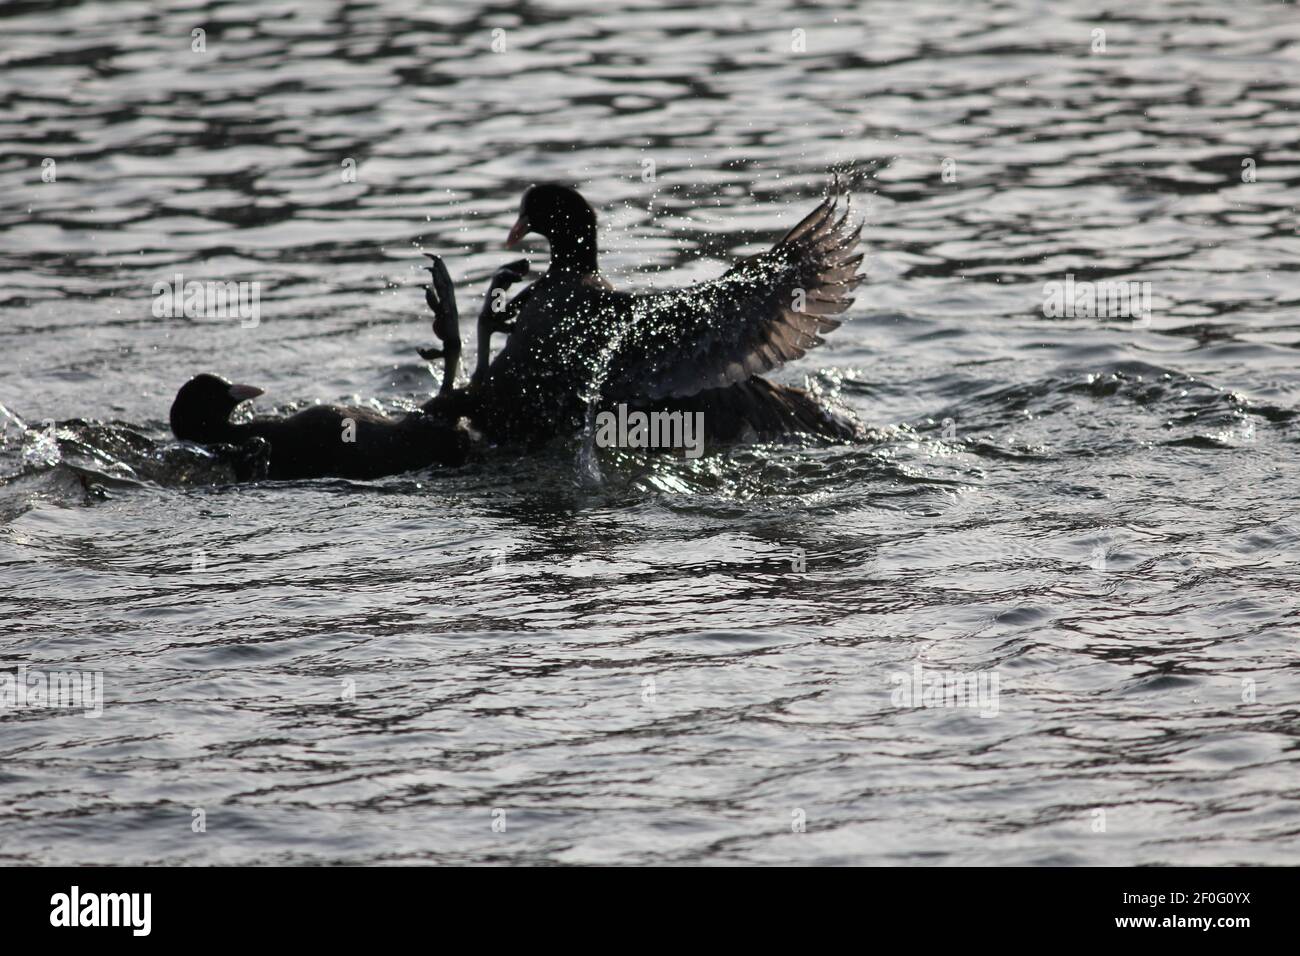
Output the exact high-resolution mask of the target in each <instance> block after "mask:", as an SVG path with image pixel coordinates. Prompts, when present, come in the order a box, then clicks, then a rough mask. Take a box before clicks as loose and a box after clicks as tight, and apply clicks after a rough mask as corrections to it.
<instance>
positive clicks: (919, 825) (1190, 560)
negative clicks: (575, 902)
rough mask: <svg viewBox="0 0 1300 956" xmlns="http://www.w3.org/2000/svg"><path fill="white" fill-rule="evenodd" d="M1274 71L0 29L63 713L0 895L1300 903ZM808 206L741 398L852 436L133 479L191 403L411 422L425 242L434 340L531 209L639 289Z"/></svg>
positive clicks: (271, 19) (943, 23)
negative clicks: (803, 257) (1294, 891)
mask: <svg viewBox="0 0 1300 956" xmlns="http://www.w3.org/2000/svg"><path fill="white" fill-rule="evenodd" d="M194 29H202V30H204V31H205V32H204V33H203V34H202V38H203V45H204V47H205V49H204V50H202V51H195V50H194V49H193V46H194V45H195V42H196V41H195V38H194V36H193V34H192V31H193V30H194ZM498 30H499V31H503V32H501V33H494V31H498ZM1097 30H1104V36H1101V35H1098V34H1096V33H1095V32H1094V31H1097ZM1099 40H1100V41H1102V43H1101V45H1102V46H1104V49H1102V48H1100V47H1099ZM494 42H495V43H496V46H497V47H498V49H499V50H500V51H499V52H497V51H495V50H494V48H493V46H494ZM502 44H504V48H503V49H500V48H501V45H502ZM1298 79H1300V16H1298V15H1297V11H1296V8H1295V7H1294V6H1290V5H1274V4H1265V3H1254V2H1240V3H1228V2H1219V3H1209V2H1185V3H1182V2H1168V3H1162V4H1157V5H1151V6H1150V7H1148V6H1146V5H1141V4H1131V3H1123V4H1121V3H1115V2H1104V3H1100V4H1098V3H1091V2H1088V3H1085V2H1078V3H1035V2H1005V3H969V4H967V3H962V4H958V3H954V4H951V5H950V4H940V3H933V2H924V3H880V4H875V3H873V4H840V5H835V4H818V5H807V6H791V5H789V4H787V3H780V2H773V0H747V2H744V3H720V4H719V3H710V4H707V5H700V6H693V5H687V6H675V7H670V6H665V5H664V4H661V3H657V2H648V0H647V2H640V0H615V2H611V3H595V2H581V0H573V2H545V3H527V4H523V3H519V4H513V3H503V2H502V3H491V4H484V5H476V4H474V3H457V4H430V3H427V2H416V0H409V2H401V0H383V2H348V3H326V2H320V3H300V2H294V3H282V4H281V3H270V2H268V3H262V4H257V5H244V4H233V3H196V2H167V0H162V2H115V3H77V2H64V3H58V2H54V3H22V2H19V3H11V4H8V5H7V6H6V7H4V8H3V10H0V143H2V144H3V149H2V150H0V197H3V198H0V405H2V406H3V407H4V409H5V410H6V412H4V413H0V418H3V429H2V431H0V670H5V671H9V672H13V673H15V674H17V673H18V671H19V668H21V667H25V668H27V672H28V673H30V672H32V671H35V672H41V673H43V672H50V671H64V670H74V671H76V672H78V673H80V674H85V675H98V677H99V678H102V688H103V706H102V709H103V713H102V715H101V716H99V717H94V718H88V717H86V716H84V715H83V714H82V713H80V712H78V711H74V710H69V709H56V708H50V707H42V706H37V705H34V704H32V703H31V702H30V701H29V703H28V705H27V706H23V707H18V706H11V707H9V708H7V709H4V710H0V860H2V861H4V862H6V863H127V862H138V863H158V862H172V863H203V864H231V863H307V862H313V863H385V862H389V863H406V862H420V863H424V862H438V863H485V862H489V863H590V862H601V863H679V862H701V863H760V864H766V863H801V864H802V863H865V864H1169V863H1172V864H1194V863H1195V864H1207V863H1213V864H1219V863H1295V862H1296V860H1297V853H1298V851H1300V837H1298V836H1297V834H1300V803H1298V802H1297V797H1298V795H1300V773H1298V772H1297V745H1298V744H1300V670H1298V667H1300V653H1298V651H1297V637H1300V603H1298V602H1300V599H1298V598H1297V586H1298V584H1300V574H1297V571H1296V563H1297V557H1298V556H1300V514H1298V513H1297V507H1298V505H1300V482H1298V481H1297V469H1296V463H1295V462H1296V450H1297V438H1298V434H1297V422H1296V409H1297V408H1298V407H1300V370H1298V368H1297V365H1298V363H1297V357H1298V354H1297V348H1298V347H1300V274H1298V272H1297V267H1298V266H1300V237H1298V236H1297V202H1298V201H1300V134H1298V130H1300V124H1298V123H1297V109H1298V108H1300V84H1298V83H1297V80H1298ZM46 160H50V161H52V163H53V165H51V164H50V163H47V162H45V161H46ZM647 160H649V161H652V163H653V173H654V176H653V181H647V176H646V175H645V174H646V172H647V170H649V169H650V168H651V167H649V166H648V165H647V164H646V161H647ZM349 161H351V165H348V164H349ZM832 164H841V165H849V166H853V167H855V168H856V169H857V170H859V172H860V175H861V177H862V181H861V185H860V187H859V189H858V190H857V200H858V202H857V208H858V210H859V212H860V213H861V214H862V215H863V216H864V217H865V219H866V222H867V227H866V230H865V232H864V237H865V241H866V248H867V251H868V259H867V263H866V271H867V273H868V277H869V278H868V281H867V283H866V285H865V286H864V287H863V288H862V289H860V290H859V294H858V298H857V304H856V305H855V306H854V307H853V309H852V310H851V312H850V313H849V318H850V321H848V322H846V324H845V325H844V327H842V328H840V329H839V330H837V331H836V332H834V333H833V334H831V335H830V336H829V340H828V342H827V345H826V347H824V348H822V349H820V350H818V351H816V352H814V353H811V354H810V355H808V356H807V357H806V358H804V359H803V360H801V361H799V362H797V363H794V364H793V365H791V366H788V367H787V368H785V369H784V370H782V371H781V372H780V373H778V374H777V375H776V376H775V377H776V378H777V379H778V380H779V381H782V382H788V383H797V384H803V383H809V384H811V385H813V386H815V387H817V388H818V389H820V390H821V391H822V393H823V394H824V395H825V396H826V397H827V399H828V400H833V401H837V402H839V403H840V404H841V405H843V406H846V407H848V408H850V409H852V410H853V411H854V412H855V413H856V415H857V416H858V417H859V418H860V419H861V420H862V421H863V422H864V423H865V424H866V425H867V426H868V428H869V429H870V439H869V440H868V441H866V442H864V443H861V444H856V445H836V446H832V447H825V448H813V447H800V446H797V445H781V446H758V447H741V448H735V449H732V450H730V451H725V452H717V453H714V454H710V455H708V456H706V457H704V458H701V459H699V460H697V461H686V460H681V459H672V458H665V457H658V456H653V457H646V456H642V455H638V454H634V453H629V452H624V453H609V452H605V453H602V457H601V469H602V471H603V474H604V480H603V482H602V483H601V484H600V485H598V486H594V487H593V486H587V485H584V484H583V483H582V482H580V481H579V480H578V476H577V472H576V469H575V455H574V449H573V448H571V447H557V448H553V449H551V450H548V451H547V452H545V453H542V454H538V455H534V456H523V455H518V454H505V453H501V454H492V455H489V456H488V457H487V459H486V460H485V461H482V462H479V463H475V464H471V465H468V466H465V467H463V468H459V469H455V470H452V471H442V472H439V471H430V472H427V473H420V474H414V475H406V476H402V477H398V478H392V479H387V480H383V481H377V482H372V483H355V482H345V481H332V480H327V481H314V482H301V483H293V484H284V485H276V484H245V485H231V484H228V483H224V482H222V481H221V480H220V478H221V476H220V475H218V474H207V473H206V472H205V467H206V466H205V463H204V462H203V461H202V460H201V459H199V458H197V457H192V458H191V459H186V461H185V463H184V466H183V467H180V466H178V465H177V464H176V460H175V458H174V457H173V458H167V457H166V456H167V455H173V454H174V453H176V451H177V450H176V449H170V450H168V449H167V448H166V447H164V443H165V442H166V441H167V440H168V438H169V433H168V431H167V427H166V413H167V408H168V405H169V404H170V401H171V398H172V396H173V395H174V393H175V390H176V388H177V387H178V386H179V385H180V384H181V383H182V382H183V381H185V380H186V379H187V378H189V377H190V376H191V375H193V374H195V373H197V372H200V371H205V370H207V371H214V372H218V373H221V374H223V375H225V376H227V377H228V378H230V379H232V380H236V381H249V382H252V383H254V384H257V385H260V386H262V387H264V388H265V389H267V394H266V395H265V396H264V397H263V398H262V399H259V401H258V408H259V409H260V410H263V411H271V410H275V409H286V408H289V407H296V406H298V405H301V404H304V403H308V402H312V401H316V400H324V401H340V400H346V401H351V402H362V403H367V404H371V405H374V406H375V407H377V408H381V409H390V410H392V409H399V408H407V407H411V406H412V405H413V403H417V402H419V401H421V400H423V399H424V398H425V397H427V396H428V395H429V394H430V392H431V391H432V390H433V389H434V388H435V387H436V380H435V378H434V376H433V374H432V373H431V371H430V369H429V368H428V366H427V365H426V364H425V363H423V362H421V361H419V360H418V357H417V356H416V355H415V352H414V349H415V347H416V346H422V345H428V344H429V342H430V337H429V328H428V313H427V311H426V310H425V308H424V305H423V302H422V293H421V291H420V288H419V286H420V283H421V282H422V281H423V275H424V274H423V273H422V272H421V271H420V267H421V266H422V265H423V258H422V256H421V255H420V252H421V251H422V250H430V251H437V252H440V253H442V254H444V255H445V256H446V257H447V261H448V264H449V266H450V267H451V269H452V272H453V275H455V276H456V277H457V279H458V280H461V281H463V283H464V284H463V285H462V292H461V296H462V299H461V308H462V312H463V313H466V314H472V311H473V310H474V309H476V308H477V300H476V299H475V294H476V293H475V291H474V290H475V289H478V288H481V286H482V285H483V282H484V280H485V279H486V277H487V276H488V275H489V274H490V273H491V272H492V270H493V269H495V268H496V267H497V266H498V265H500V264H502V263H503V262H505V261H508V259H510V258H513V256H511V255H510V254H508V253H506V252H504V251H502V249H501V241H502V239H503V238H504V235H505V233H506V230H507V229H508V228H509V226H510V224H511V222H512V221H513V219H514V214H515V210H516V208H517V205H518V202H519V196H520V194H521V192H522V191H523V189H524V188H525V187H526V186H527V185H529V184H530V183H532V182H535V181H537V180H541V179H560V180H565V181H567V182H570V183H572V184H575V185H577V186H578V187H579V188H580V189H582V190H583V192H584V194H585V195H587V196H588V198H589V199H591V201H592V202H593V204H594V205H596V206H597V208H598V209H599V210H600V211H601V217H602V218H601V241H602V244H603V247H604V249H605V253H604V260H603V261H604V263H605V266H606V269H607V270H608V272H609V273H610V275H611V277H612V278H613V280H614V281H615V282H617V283H620V284H622V285H628V286H646V285H653V284H680V283H686V282H690V281H695V280H697V279H702V278H707V277H711V276H713V275H716V274H718V273H719V272H720V271H722V269H724V268H725V266H726V264H727V263H729V262H731V261H733V260H734V259H735V258H736V257H737V256H740V255H744V254H748V253H751V252H755V251H758V250H760V249H762V248H764V247H766V246H767V245H768V244H770V243H771V242H772V241H773V240H774V239H775V238H776V237H777V236H778V235H779V234H780V233H781V231H782V230H783V229H784V228H787V227H789V226H790V225H792V224H793V223H794V222H795V221H797V220H798V218H799V217H800V216H801V215H802V214H803V213H804V212H805V211H807V210H809V209H811V208H812V206H813V204H814V203H815V202H816V201H817V197H818V196H819V195H820V194H821V192H822V191H823V190H824V188H825V185H826V182H827V178H828V173H827V171H828V169H829V168H830V167H831V165H832ZM353 170H354V171H355V181H353V182H349V181H346V180H348V179H350V178H352V177H351V175H350V173H351V172H352V171H353ZM43 172H45V174H46V176H47V178H51V179H53V181H51V182H46V181H43V180H42V174H43ZM345 174H346V175H345ZM528 250H529V254H530V257H531V258H532V260H533V263H534V265H535V266H537V267H541V266H544V264H545V246H544V245H543V244H540V243H537V242H532V243H530V245H529V246H528ZM178 273H179V274H182V275H184V276H185V277H186V278H187V279H196V280H221V281H256V282H259V283H260V288H261V303H260V321H259V323H258V324H257V325H256V326H255V327H245V323H241V322H240V321H238V320H233V319H230V318H211V319H208V318H185V317H177V318H159V317H156V316H155V315H154V313H153V310H152V304H153V296H152V289H153V287H154V284H155V283H156V282H159V281H170V280H171V279H172V277H173V276H175V275H176V274H178ZM1067 276H1073V277H1074V279H1075V280H1078V281H1099V280H1104V281H1112V280H1113V281H1124V282H1138V283H1149V286H1148V287H1147V289H1148V291H1149V293H1150V297H1151V309H1150V313H1149V314H1144V315H1142V316H1140V317H1139V318H1137V319H1134V318H1131V317H1116V316H1114V315H1100V316H1096V315H1094V316H1091V317H1089V316H1083V317H1080V316H1074V317H1070V316H1061V315H1049V314H1047V313H1048V312H1050V311H1051V310H1050V309H1045V300H1046V297H1047V295H1048V293H1047V285H1048V284H1049V283H1053V282H1064V281H1065V280H1066V277H1067ZM468 346H469V349H468V351H467V354H472V342H471V343H468ZM74 419H80V420H86V422H88V423H83V424H77V423H75V422H73V423H69V420H74ZM52 422H61V423H63V424H61V425H56V426H55V428H54V430H53V431H51V430H50V425H51V423H52ZM113 422H117V423H119V424H116V425H114V424H110V423H113ZM164 459H165V460H164ZM918 665H919V667H920V668H921V670H920V671H919V673H920V675H921V677H920V680H921V685H920V686H921V687H922V688H923V689H924V688H925V687H926V686H929V685H928V684H927V683H926V682H928V681H931V680H932V679H933V678H934V676H935V675H938V676H939V677H940V678H943V677H944V676H945V675H946V676H947V677H950V678H954V677H961V678H962V679H963V680H965V679H967V678H970V679H971V680H974V681H979V682H981V683H980V684H979V686H980V687H981V688H983V690H984V691H985V692H988V693H990V694H991V692H992V691H993V690H994V689H996V691H997V693H996V696H995V697H989V696H986V697H985V698H983V699H982V706H981V707H979V708H976V707H970V706H945V707H926V706H908V700H907V699H903V698H900V694H901V693H902V692H903V691H904V690H908V691H909V692H910V690H911V689H912V688H913V686H914V685H913V680H914V679H915V678H916V675H917V674H918V671H917V667H918ZM995 682H996V683H995ZM972 686H974V685H972ZM920 702H922V703H923V702H924V699H922V701H920ZM913 703H917V701H913ZM196 811H197V813H196ZM199 821H201V822H202V824H203V827H202V830H203V832H195V829H196V828H197V827H198V826H199Z"/></svg>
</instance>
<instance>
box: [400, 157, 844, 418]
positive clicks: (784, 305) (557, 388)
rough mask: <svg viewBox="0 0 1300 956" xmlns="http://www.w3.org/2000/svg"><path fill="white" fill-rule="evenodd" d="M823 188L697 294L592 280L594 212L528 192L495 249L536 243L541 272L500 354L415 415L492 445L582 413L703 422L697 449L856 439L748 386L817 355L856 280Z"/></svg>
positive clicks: (595, 273) (802, 401)
mask: <svg viewBox="0 0 1300 956" xmlns="http://www.w3.org/2000/svg"><path fill="white" fill-rule="evenodd" d="M842 195H843V193H842V191H841V187H840V186H839V184H838V181H837V182H836V184H835V185H834V186H833V187H832V189H831V192H830V194H829V195H828V196H827V198H826V199H825V201H823V202H822V203H821V204H820V205H819V206H818V207H817V208H816V209H815V210H813V212H812V213H810V214H809V215H808V216H806V217H805V218H804V219H803V220H802V221H801V222H799V224H798V225H796V226H795V227H794V228H793V229H791V230H790V231H789V232H788V233H786V235H785V236H784V238H782V239H781V240H780V241H779V242H778V243H776V245H774V246H773V247H772V248H771V249H770V250H768V251H766V252H763V253H760V254H758V255H755V256H751V257H749V258H747V259H745V260H743V261H741V262H740V263H738V264H736V265H735V266H733V267H732V268H731V269H730V270H728V271H727V272H726V273H724V274H723V275H722V276H721V277H719V278H717V279H714V280H712V281H710V282H704V283H700V284H697V285H694V286H690V287H687V288H680V289H667V290H662V291H651V292H639V293H634V292H623V291H618V290H616V289H614V288H613V286H612V285H610V283H609V282H608V281H607V280H606V279H605V278H604V277H603V276H602V275H601V274H600V269H599V264H598V246H597V230H596V213H595V211H594V210H593V209H592V208H591V206H590V205H589V204H588V203H587V201H586V200H585V199H584V198H583V197H582V196H581V194H579V193H578V192H577V190H574V189H571V188H569V187H567V186H561V185H556V184H550V183H546V184H541V185H537V186H533V187H532V188H530V189H529V190H528V191H527V192H526V193H525V194H524V197H523V201H522V203H521V205H520V213H519V218H518V221H517V222H516V223H515V225H514V227H513V228H512V229H511V230H510V234H509V236H508V238H507V241H506V245H507V247H513V246H514V245H515V244H517V243H518V242H519V240H521V239H522V238H523V237H524V236H526V235H528V234H530V233H537V234H539V235H541V236H543V237H545V238H546V239H547V240H548V241H549V242H550V247H551V262H550V267H549V269H548V270H547V272H546V273H545V275H543V276H542V277H541V278H539V279H537V280H536V281H535V282H533V283H531V284H530V285H528V286H527V287H526V288H525V289H524V290H523V291H522V292H520V293H519V294H518V295H517V296H516V297H515V298H514V299H513V300H512V301H511V302H510V304H509V308H508V310H506V312H505V314H504V315H502V316H501V317H500V320H501V321H503V322H509V323H511V325H510V331H511V335H510V338H509V339H508V341H507V342H506V345H505V348H504V349H503V350H502V351H501V352H500V353H499V354H498V355H497V357H496V359H495V360H494V361H493V362H492V363H491V365H490V366H489V367H488V369H487V370H486V373H485V374H480V375H479V376H476V380H475V381H473V382H472V383H471V386H470V388H469V389H467V390H464V391H462V392H458V393H456V394H455V395H453V396H440V397H439V398H435V399H434V400H433V401H431V402H430V403H429V404H428V405H426V406H425V407H426V409H428V410H429V411H430V412H440V413H444V414H448V415H450V416H456V415H467V416H468V417H469V418H470V419H471V421H472V422H473V423H474V424H475V425H476V426H477V427H478V428H480V429H482V430H483V431H485V432H486V433H487V434H488V436H489V437H490V438H491V439H492V440H494V441H498V442H506V441H526V442H529V443H536V442H539V441H544V440H546V439H548V438H550V437H553V436H555V435H556V434H560V433H563V432H565V431H570V432H572V431H573V430H575V429H576V428H578V427H580V425H581V421H582V418H583V416H584V414H585V413H586V411H587V410H588V407H589V405H590V404H591V403H592V402H595V403H596V404H597V405H599V406H600V407H609V406H610V405H613V404H616V403H626V404H627V405H628V406H629V407H631V408H636V409H639V410H648V411H649V410H664V411H669V412H672V411H683V412H693V411H702V412H704V415H705V418H704V422H705V428H706V433H707V436H708V440H709V441H710V442H719V441H721V442H730V441H736V440H754V439H771V438H776V437H781V436H784V435H789V434H792V433H803V434H811V435H815V436H820V437H824V438H829V439H835V440H850V439H853V438H855V437H858V436H859V434H860V426H859V425H857V423H855V422H853V421H851V420H849V419H848V418H846V417H845V416H842V415H839V414H836V413H834V412H832V411H830V410H829V409H827V408H826V407H824V406H823V405H822V404H821V403H819V402H818V401H817V400H816V399H815V398H814V397H813V396H812V395H811V394H809V393H808V392H807V391H806V390H804V389H799V388H793V387H791V386H786V385H779V384H775V383H772V382H769V381H767V380H766V379H764V378H762V377H761V373H764V372H768V371H772V370H773V369H776V368H778V367H780V366H781V365H783V364H784V363H786V362H789V361H792V360H794V359H797V358H800V357H801V356H803V354H804V353H805V352H806V351H807V350H808V349H810V348H813V347H815V346H817V345H820V344H821V343H822V341H823V340H822V338H821V335H822V333H825V332H829V331H830V330H832V329H834V328H836V327H837V326H838V325H839V324H840V323H839V320H838V319H835V318H833V316H835V315H838V314H840V313H842V312H844V311H845V310H846V309H847V308H848V307H849V306H850V305H851V304H852V299H850V298H849V293H851V292H852V290H853V289H854V288H855V287H856V286H857V285H858V284H859V283H860V282H861V281H862V280H863V278H865V277H864V276H863V275H861V274H859V273H858V271H857V268H858V265H859V264H860V263H861V261H862V254H861V253H859V252H857V251H856V249H857V245H858V239H859V236H860V234H861V230H862V226H861V225H860V224H859V225H857V226H853V225H851V224H850V223H849V213H848V210H847V203H846V204H845V205H846V208H845V210H844V212H843V214H842V215H839V214H838V213H839V201H840V199H841V197H842Z"/></svg>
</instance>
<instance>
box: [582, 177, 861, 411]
mask: <svg viewBox="0 0 1300 956" xmlns="http://www.w3.org/2000/svg"><path fill="white" fill-rule="evenodd" d="M841 198H844V193H843V192H842V188H841V186H840V185H839V183H835V184H833V185H832V188H831V191H830V194H829V195H828V196H827V197H826V199H825V200H823V201H822V202H821V203H820V204H818V206H817V208H816V209H814V210H813V211H812V212H811V213H809V214H808V215H807V216H805V217H804V218H803V219H802V220H801V221H800V222H799V223H798V224H796V225H795V226H794V228H793V229H791V230H790V231H789V232H787V233H786V234H785V236H784V237H783V238H782V239H781V241H780V242H778V243H777V244H776V245H774V246H773V247H772V248H771V249H769V250H768V251H766V252H763V253H760V254H758V255H756V256H750V257H749V258H748V259H745V260H743V261H741V262H739V263H737V264H736V265H735V266H733V267H732V268H731V269H729V270H728V271H727V272H725V273H724V274H723V275H721V276H720V277H718V278H717V279H714V280H712V281H710V282H702V283H699V284H697V285H693V286H689V287H687V288H685V289H673V290H668V291H663V292H649V293H643V294H628V295H627V299H628V300H630V302H624V303H623V306H624V307H623V308H620V309H619V310H618V311H619V312H620V313H622V314H630V319H629V325H628V327H627V329H626V331H625V332H624V334H623V335H622V336H621V338H620V340H619V343H618V346H617V347H616V349H615V350H614V352H615V354H614V355H613V356H612V358H611V361H610V367H609V372H608V374H607V376H606V382H605V388H604V393H605V395H606V397H608V398H611V399H620V398H627V399H658V398H684V397H686V396H689V395H694V394H696V393H698V392H701V391H704V390H705V389H710V388H719V387H721V386H725V385H731V384H734V383H736V382H742V381H745V380H746V379H749V378H752V377H753V376H755V375H761V374H763V373H764V372H770V371H772V370H773V369H775V368H779V367H780V366H781V365H783V364H784V363H786V362H791V361H794V360H795V359H797V358H800V357H802V356H803V355H804V354H805V353H806V352H807V351H808V350H809V349H811V348H815V347H816V346H818V345H820V344H822V341H823V339H822V337H821V336H822V333H825V332H830V331H831V330H833V329H835V328H838V327H839V324H840V320H839V319H837V318H834V317H833V316H837V315H842V314H843V313H844V312H845V311H846V310H847V309H848V308H849V307H850V306H851V305H852V304H853V299H852V298H850V297H849V294H850V293H851V292H852V291H853V290H854V289H855V288H857V286H858V285H859V283H861V282H862V281H863V279H865V278H866V277H865V276H864V275H863V274H861V273H860V272H859V271H858V267H859V266H860V265H861V263H862V258H863V255H862V253H860V252H856V251H855V250H856V249H857V246H858V241H859V238H860V236H861V234H862V224H861V223H857V224H856V225H854V224H852V223H851V222H850V210H849V208H848V206H849V203H848V202H847V201H845V203H844V204H843V205H844V208H843V210H842V212H841V210H840V200H841Z"/></svg>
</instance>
